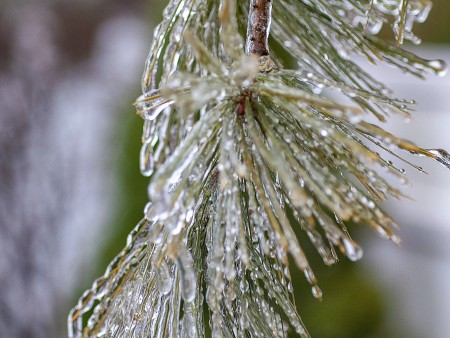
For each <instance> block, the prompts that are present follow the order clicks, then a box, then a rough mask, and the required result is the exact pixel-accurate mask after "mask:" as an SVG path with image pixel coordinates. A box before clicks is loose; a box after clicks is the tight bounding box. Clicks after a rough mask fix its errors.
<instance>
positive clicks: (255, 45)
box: [245, 0, 272, 56]
mask: <svg viewBox="0 0 450 338" xmlns="http://www.w3.org/2000/svg"><path fill="white" fill-rule="evenodd" d="M271 17H272V0H250V9H249V15H248V26H247V41H246V44H245V52H246V53H247V54H257V55H259V56H267V55H269V31H270V21H271Z"/></svg>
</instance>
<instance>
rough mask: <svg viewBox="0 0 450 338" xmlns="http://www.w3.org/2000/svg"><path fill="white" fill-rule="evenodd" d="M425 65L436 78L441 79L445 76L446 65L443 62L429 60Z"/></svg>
mask: <svg viewBox="0 0 450 338" xmlns="http://www.w3.org/2000/svg"><path fill="white" fill-rule="evenodd" d="M427 64H428V66H429V67H430V68H431V69H432V70H433V71H434V72H435V73H436V75H437V76H439V77H443V76H445V74H447V63H446V62H445V61H444V60H430V61H428V62H427Z"/></svg>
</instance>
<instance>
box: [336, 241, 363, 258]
mask: <svg viewBox="0 0 450 338" xmlns="http://www.w3.org/2000/svg"><path fill="white" fill-rule="evenodd" d="M339 249H340V250H341V251H342V253H343V254H345V255H346V256H347V257H348V259H350V260H351V261H357V260H359V259H361V258H362V256H363V250H362V249H361V247H360V246H359V245H358V244H356V243H355V242H353V241H352V240H351V239H348V238H346V237H342V238H341V242H340V245H339Z"/></svg>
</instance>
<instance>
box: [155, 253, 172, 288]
mask: <svg viewBox="0 0 450 338" xmlns="http://www.w3.org/2000/svg"><path fill="white" fill-rule="evenodd" d="M156 286H157V287H158V290H159V292H161V294H163V295H167V294H168V293H169V292H170V291H171V290H172V277H171V276H170V272H169V267H168V265H167V263H166V262H165V261H164V260H163V261H162V262H161V264H160V266H159V267H157V268H156Z"/></svg>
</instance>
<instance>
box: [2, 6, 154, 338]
mask: <svg viewBox="0 0 450 338" xmlns="http://www.w3.org/2000/svg"><path fill="white" fill-rule="evenodd" d="M142 4H143V2H142V1H140V2H138V1H132V2H127V1H109V2H108V3H107V4H106V3H105V1H99V2H95V3H93V2H88V1H82V2H70V3H65V2H62V1H41V2H39V4H37V3H32V2H30V3H21V2H18V3H12V2H10V3H6V4H2V12H1V14H0V16H1V17H0V46H1V54H0V110H1V114H0V175H1V176H0V227H1V236H0V290H1V292H0V336H1V337H27V338H29V337H61V336H64V335H65V318H66V313H67V312H68V309H69V305H68V303H69V302H70V301H72V297H73V292H74V289H78V288H79V287H80V282H81V283H82V281H83V280H84V281H85V282H86V281H87V280H90V279H91V277H89V276H90V274H91V273H92V272H93V268H94V267H95V265H96V263H95V260H93V257H95V256H96V255H98V246H99V244H100V243H101V240H102V238H105V237H106V236H105V235H104V233H105V232H106V233H107V232H108V229H107V228H106V226H107V222H110V221H111V213H112V210H113V208H114V203H115V202H116V200H115V197H114V196H116V193H117V191H116V183H115V176H114V174H115V170H114V169H113V170H111V168H114V167H115V166H114V165H113V164H115V161H116V159H117V157H118V153H117V151H114V148H117V147H118V146H120V143H119V142H118V140H114V139H113V136H114V130H115V128H118V126H119V125H120V123H122V121H124V120H126V119H124V116H123V115H122V114H120V111H121V109H122V108H123V103H124V102H131V101H132V97H134V96H135V94H134V92H132V88H135V87H136V79H139V77H140V73H141V65H142V64H143V57H144V55H145V53H146V49H147V46H146V45H145V36H146V32H147V31H148V30H149V28H148V27H147V26H146V23H145V21H144V20H142V17H141V16H142V14H141V13H143V11H142ZM127 94H129V96H128V97H127V96H125V95H127ZM127 114H130V115H131V116H133V114H132V110H131V109H128V110H127ZM130 161H132V160H130ZM134 162H136V161H134ZM130 166H134V167H137V166H136V165H135V164H134V163H130ZM137 172H138V170H137V169H136V173H137Z"/></svg>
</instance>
